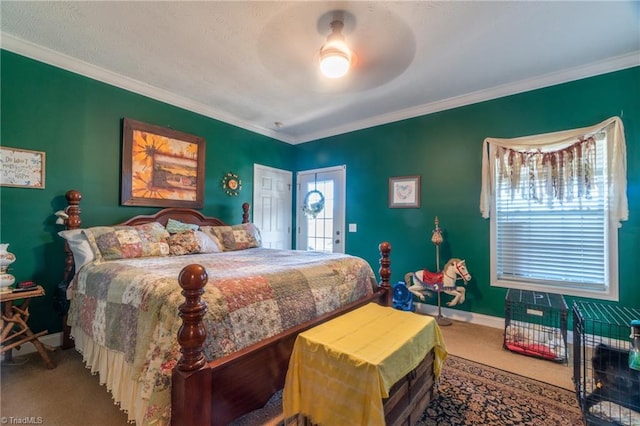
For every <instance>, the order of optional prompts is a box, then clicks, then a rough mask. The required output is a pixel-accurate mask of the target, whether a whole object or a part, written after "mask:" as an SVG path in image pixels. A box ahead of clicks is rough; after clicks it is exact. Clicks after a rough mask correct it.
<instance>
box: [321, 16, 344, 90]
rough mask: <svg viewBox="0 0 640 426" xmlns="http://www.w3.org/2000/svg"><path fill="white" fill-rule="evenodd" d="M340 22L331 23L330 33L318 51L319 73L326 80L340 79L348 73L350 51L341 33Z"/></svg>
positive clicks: (341, 24)
mask: <svg viewBox="0 0 640 426" xmlns="http://www.w3.org/2000/svg"><path fill="white" fill-rule="evenodd" d="M343 26H344V24H343V23H342V21H338V20H336V21H333V22H331V29H332V32H331V34H329V36H328V37H327V42H326V43H325V44H324V46H322V48H321V49H320V71H321V72H322V74H324V75H325V76H326V77H328V78H340V77H343V76H344V75H346V74H347V72H349V67H350V66H351V51H350V50H349V47H348V46H347V44H346V43H345V42H344V36H343V35H342V33H341V30H342V27H343Z"/></svg>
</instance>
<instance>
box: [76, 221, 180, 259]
mask: <svg viewBox="0 0 640 426" xmlns="http://www.w3.org/2000/svg"><path fill="white" fill-rule="evenodd" d="M83 232H84V234H85V235H86V236H87V239H88V240H89V244H90V245H91V249H92V250H93V254H94V255H95V257H96V260H115V259H130V258H134V257H153V256H168V255H169V244H168V243H167V238H169V233H168V232H167V230H166V229H165V228H164V226H162V224H160V223H158V222H151V223H145V224H144V225H136V226H96V227H93V228H88V229H85V230H83Z"/></svg>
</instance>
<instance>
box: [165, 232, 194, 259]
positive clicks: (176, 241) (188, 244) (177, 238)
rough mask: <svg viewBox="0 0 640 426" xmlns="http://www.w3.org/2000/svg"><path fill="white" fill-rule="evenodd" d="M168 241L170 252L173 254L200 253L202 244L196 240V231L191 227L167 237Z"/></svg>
mask: <svg viewBox="0 0 640 426" xmlns="http://www.w3.org/2000/svg"><path fill="white" fill-rule="evenodd" d="M167 242H168V243H169V253H170V254H171V256H182V255H185V254H196V253H200V245H199V244H198V241H197V240H196V236H195V232H194V231H193V230H191V229H190V230H188V231H184V232H178V233H176V234H171V235H170V236H169V238H167Z"/></svg>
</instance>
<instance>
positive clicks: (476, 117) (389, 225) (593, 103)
mask: <svg viewBox="0 0 640 426" xmlns="http://www.w3.org/2000/svg"><path fill="white" fill-rule="evenodd" d="M0 60H1V65H2V67H1V68H2V69H1V72H2V81H1V88H2V94H1V108H2V116H1V123H0V124H1V133H0V136H1V141H0V142H1V143H2V145H6V146H9V147H16V148H23V149H31V150H38V151H45V152H46V155H47V157H46V160H47V162H46V163H47V166H46V170H47V174H46V188H45V189H43V190H38V189H22V188H6V187H2V188H0V201H1V203H2V205H1V209H0V240H1V241H2V242H8V243H10V247H9V249H10V251H12V252H13V253H15V254H16V256H17V261H16V262H15V263H14V265H13V270H12V273H13V274H14V275H15V276H16V279H17V280H19V281H22V280H27V279H34V280H36V281H37V282H39V283H41V284H42V285H43V286H44V287H45V289H46V290H47V296H46V297H44V298H40V299H36V300H34V301H33V304H32V306H33V307H32V318H31V320H30V322H31V325H32V328H33V329H34V330H36V331H39V330H41V329H44V328H48V329H49V331H50V332H57V331H60V321H59V318H58V317H57V315H56V313H55V311H54V310H53V308H52V294H53V292H54V288H55V286H56V284H57V283H58V282H59V281H60V280H61V278H62V269H63V248H62V240H61V239H60V238H59V237H58V236H57V235H56V232H57V231H59V230H60V227H59V226H57V225H55V224H54V222H55V217H54V216H53V213H54V212H55V211H56V210H59V209H61V208H63V207H64V206H65V200H64V193H65V192H66V191H67V190H69V189H77V190H79V191H81V192H82V193H83V195H84V198H83V204H82V214H83V218H84V222H83V226H93V225H98V224H104V223H115V222H118V221H120V220H123V219H125V218H127V217H130V216H133V215H136V214H147V213H151V212H154V211H156V210H157V209H154V208H140V207H122V206H120V205H119V194H120V181H119V179H120V150H121V143H122V142H121V120H122V118H124V117H129V118H133V119H136V120H140V121H144V122H147V123H152V124H157V125H160V126H165V127H171V128H174V129H176V130H180V131H182V132H186V133H192V134H195V135H199V136H202V137H204V138H205V139H206V141H207V158H206V178H207V180H206V185H205V193H206V196H205V207H204V209H203V210H202V211H203V213H205V214H207V215H213V216H219V217H221V218H222V219H223V220H226V221H228V222H237V221H239V220H240V213H241V210H240V205H241V204H242V203H243V202H245V201H247V202H251V195H252V192H253V188H252V180H253V164H254V163H260V164H264V165H267V166H271V167H276V168H281V169H287V170H292V171H293V172H294V173H295V172H296V171H300V170H307V169H314V168H319V167H329V166H335V165H339V164H346V165H347V217H346V219H347V223H357V224H358V232H357V233H348V234H347V236H346V238H347V240H346V243H347V251H348V252H349V253H351V254H355V255H358V256H362V257H363V258H365V259H367V260H368V261H369V262H370V263H371V264H372V265H373V266H374V270H375V271H377V270H378V261H379V254H378V251H377V247H378V244H379V243H380V242H381V241H389V242H390V243H391V244H392V246H393V251H392V265H391V268H392V271H393V275H392V280H393V281H394V282H395V281H399V280H402V278H403V275H404V274H405V273H406V272H409V271H414V270H418V269H422V268H425V267H426V268H430V269H432V268H435V249H434V247H433V245H432V244H431V242H430V238H431V231H432V230H433V227H434V223H433V221H434V217H435V216H438V217H439V219H440V226H441V227H442V228H443V231H444V232H443V234H444V238H445V242H444V244H443V245H442V247H441V264H442V263H443V261H446V260H447V259H448V258H450V257H453V256H455V257H462V258H465V259H466V260H467V263H468V267H469V271H470V272H471V274H472V275H473V280H472V281H471V283H470V284H469V285H468V289H467V294H468V298H467V302H465V303H464V304H462V305H459V306H458V307H457V308H458V309H461V310H467V311H471V312H475V313H482V314H487V315H493V316H498V317H501V316H503V315H504V296H505V292H506V291H505V290H504V289H500V288H492V287H490V286H489V221H488V220H486V219H482V218H481V216H480V211H479V195H480V173H481V170H480V169H481V148H482V141H483V139H484V138H485V137H487V136H493V137H517V136H524V135H529V134H537V133H545V132H551V131H556V130H563V129H569V128H575V127H582V126H587V125H591V124H595V123H598V122H600V121H602V120H604V119H605V118H608V117H611V116H614V115H618V116H622V118H623V122H624V125H625V134H626V138H627V162H628V174H627V178H628V192H627V193H628V197H629V209H630V219H629V220H628V221H627V222H624V223H623V226H622V228H621V229H620V232H619V251H620V287H621V291H620V293H621V295H620V303H621V304H623V305H625V306H634V307H640V291H638V290H637V288H636V286H637V285H638V284H637V283H638V281H637V278H636V277H638V276H640V266H639V265H640V263H639V262H637V261H635V258H636V257H638V254H640V222H639V219H638V213H640V152H639V151H640V142H638V141H639V140H640V67H637V68H633V69H628V70H623V71H619V72H615V73H610V74H606V75H602V76H598V77H593V78H589V79H584V80H580V81H575V82H571V83H566V84H562V85H558V86H554V87H550V88H546V89H541V90H536V91H531V92H527V93H523V94H519V95H514V96H509V97H505V98H501V99H496V100H492V101H487V102H483V103H478V104H475V105H470V106H466V107H461V108H456V109H452V110H449V111H444V112H440V113H436V114H429V115H426V116H422V117H418V118H413V119H409V120H404V121H400V122H397V123H392V124H387V125H383V126H378V127H374V128H370V129H365V130H361V131H357V132H352V133H348V134H344V135H340V136H335V137H331V138H326V139H322V140H319V141H315V142H309V143H305V144H300V145H295V146H293V145H288V144H285V143H282V142H279V141H276V140H273V139H270V138H267V137H265V136H261V135H257V134H255V133H252V132H249V131H246V130H243V129H240V128H237V127H234V126H231V125H228V124H225V123H222V122H219V121H216V120H213V119H210V118H207V117H203V116H201V115H198V114H195V113H192V112H189V111H185V110H183V109H180V108H177V107H173V106H171V105H167V104H164V103H162V102H158V101H155V100H152V99H149V98H146V97H144V96H140V95H136V94H133V93H131V92H127V91H125V90H122V89H118V88H115V87H113V86H109V85H107V84H104V83H100V82H97V81H94V80H91V79H88V78H85V77H81V76H78V75H76V74H73V73H70V72H66V71H63V70H61V69H58V68H55V67H51V66H48V65H45V64H42V63H40V62H36V61H33V60H30V59H27V58H24V57H22V56H19V55H15V54H13V53H10V52H7V51H2V53H1V57H0ZM228 171H232V172H235V173H238V174H239V175H240V177H241V178H242V179H243V190H242V192H241V193H240V196H239V197H237V198H235V197H234V198H231V197H228V196H227V195H225V194H224V192H223V191H222V188H221V186H220V180H221V179H222V176H223V175H224V173H225V172H228ZM405 175H421V176H422V192H421V198H422V203H421V207H420V208H419V209H390V208H388V179H389V177H391V176H405ZM444 297H445V298H446V297H448V296H444ZM445 301H446V299H445ZM429 303H435V300H430V301H429Z"/></svg>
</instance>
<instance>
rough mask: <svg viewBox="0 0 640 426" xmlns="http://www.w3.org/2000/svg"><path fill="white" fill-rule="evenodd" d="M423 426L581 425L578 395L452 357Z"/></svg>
mask: <svg viewBox="0 0 640 426" xmlns="http://www.w3.org/2000/svg"><path fill="white" fill-rule="evenodd" d="M436 390H437V391H436V396H435V397H434V399H433V400H432V401H431V403H430V404H429V406H428V407H427V409H426V410H425V411H424V413H423V414H422V417H421V418H420V420H419V421H418V423H417V425H419V426H435V425H438V426H449V425H532V426H535V425H540V426H549V425H562V426H569V425H572V426H573V425H583V424H584V421H583V417H582V413H581V411H580V408H579V406H578V400H577V398H576V394H575V393H574V392H571V391H569V390H567V389H563V388H560V387H557V386H554V385H550V384H547V383H543V382H539V381H537V380H533V379H530V378H527V377H524V376H520V375H518V374H513V373H509V372H507V371H503V370H499V369H497V368H493V367H489V366H487V365H483V364H478V363H475V362H472V361H469V360H465V359H462V358H458V357H455V356H452V355H449V356H448V357H447V359H446V361H445V364H444V368H443V370H442V375H441V377H440V380H439V382H438V384H437V388H436Z"/></svg>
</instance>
